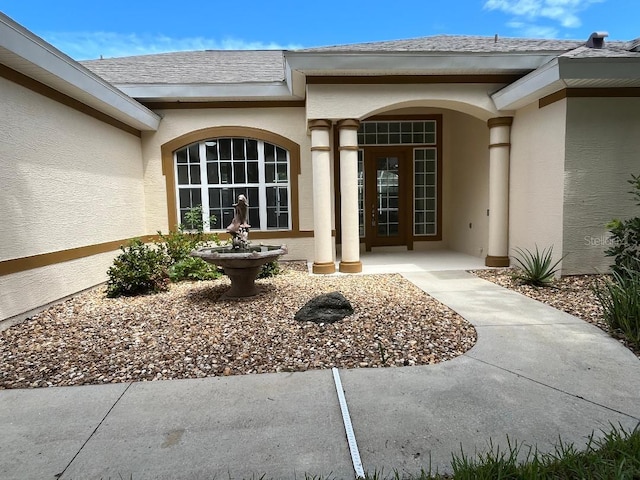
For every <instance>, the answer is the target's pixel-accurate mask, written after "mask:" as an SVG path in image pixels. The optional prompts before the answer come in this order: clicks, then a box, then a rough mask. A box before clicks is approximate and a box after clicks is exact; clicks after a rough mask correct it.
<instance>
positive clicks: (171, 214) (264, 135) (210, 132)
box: [160, 127, 306, 239]
mask: <svg viewBox="0 0 640 480" xmlns="http://www.w3.org/2000/svg"><path fill="white" fill-rule="evenodd" d="M219 137H236V138H238V137H241V138H253V139H256V140H262V141H265V142H269V143H273V144H274V145H278V146H280V147H283V148H285V149H287V150H288V151H289V169H290V172H291V182H290V187H291V230H269V231H257V230H255V231H252V232H251V238H255V239H260V238H264V239H267V238H287V237H297V236H299V235H300V234H301V233H302V232H300V218H299V217H300V213H299V203H298V202H299V200H298V176H299V175H300V145H298V144H297V143H295V142H294V141H292V140H289V139H288V138H286V137H283V136H282V135H278V134H277V133H273V132H269V131H268V130H262V129H260V128H252V127H209V128H203V129H201V130H195V131H193V132H189V133H187V134H185V135H181V136H180V137H177V138H174V139H173V140H170V141H168V142H167V143H164V144H163V145H162V146H161V147H160V150H161V156H162V174H163V175H164V177H165V187H166V191H167V221H168V224H169V230H170V231H171V230H175V229H177V227H178V209H177V199H176V179H175V171H174V168H173V154H174V152H175V151H176V150H178V149H180V148H182V147H186V146H187V145H191V144H192V143H196V142H201V141H204V140H208V139H210V138H219ZM303 236H306V234H305V235H303Z"/></svg>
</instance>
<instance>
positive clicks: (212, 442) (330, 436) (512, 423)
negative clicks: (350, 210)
mask: <svg viewBox="0 0 640 480" xmlns="http://www.w3.org/2000/svg"><path fill="white" fill-rule="evenodd" d="M404 275H405V277H406V278H408V279H409V280H410V281H412V282H413V283H415V284H416V285H418V286H419V287H420V288H422V289H423V290H425V291H426V292H428V293H429V294H431V295H432V296H434V297H435V298H437V299H438V300H440V301H442V302H443V303H445V304H447V305H449V306H450V307H451V308H453V309H454V310H456V311H457V312H458V313H460V314H461V315H462V316H463V317H465V318H466V319H467V320H469V321H470V322H471V323H473V324H474V325H475V327H476V329H477V331H478V343H477V344H476V346H474V347H473V348H472V349H471V350H470V351H469V352H467V353H466V354H465V355H463V356H461V357H458V358H456V359H454V360H452V361H449V362H445V363H442V364H438V365H433V366H420V367H405V368H384V369H356V370H341V371H340V375H341V378H342V384H343V388H344V391H345V395H346V399H347V403H348V406H349V411H350V413H351V419H352V422H353V427H354V431H355V437H356V439H357V442H358V446H359V449H360V456H361V458H362V463H363V465H364V468H365V470H366V471H368V472H371V473H372V472H374V470H377V471H378V472H379V471H380V470H383V471H384V472H385V473H387V474H389V475H391V474H392V473H393V471H394V470H397V471H399V472H400V473H404V472H406V473H413V474H416V473H418V472H419V471H420V469H421V468H424V469H425V470H428V469H429V466H430V465H431V468H432V470H433V471H435V470H436V469H438V470H439V471H441V472H442V471H448V470H449V469H450V467H449V465H450V461H451V453H452V452H459V451H460V448H461V446H462V448H463V449H464V451H465V453H470V454H472V453H473V452H474V451H475V450H483V449H486V447H487V442H488V440H489V438H491V439H492V440H493V442H494V445H496V444H501V445H504V444H506V440H507V436H508V437H509V439H511V440H512V441H513V440H519V441H523V442H525V443H527V444H529V445H537V446H538V448H539V449H540V450H542V451H545V450H552V446H553V445H554V444H555V443H556V442H557V440H558V437H559V436H561V438H562V440H563V441H565V442H573V443H575V444H576V446H578V447H580V448H581V447H583V446H584V444H585V442H586V439H587V436H588V435H589V434H590V433H591V432H592V431H593V430H596V432H597V431H598V430H600V429H603V430H609V429H610V424H614V425H618V423H620V424H622V425H623V426H624V427H625V428H628V429H632V428H634V427H635V426H636V425H637V424H638V422H639V421H640V361H638V359H637V358H636V357H635V356H634V355H633V354H632V353H630V352H629V351H628V350H627V349H625V348H624V347H622V346H621V345H620V344H619V343H618V342H616V341H615V340H613V339H611V338H610V337H608V336H607V335H606V334H604V333H603V332H601V331H600V330H599V329H597V328H596V327H594V326H592V325H589V324H587V323H585V322H583V321H582V320H579V319H577V318H575V317H572V316H570V315H567V314H565V313H562V312H559V311H557V310H555V309H553V308H551V307H548V306H546V305H543V304H541V303H539V302H536V301H534V300H531V299H528V298H526V297H524V296H522V295H520V294H518V293H515V292H512V291H509V290H506V289H503V288H501V287H498V286H496V285H494V284H492V283H490V282H487V281H484V280H481V279H479V278H476V277H474V276H473V275H470V274H468V273H466V272H463V271H440V272H423V271H415V272H409V271H408V272H406V273H404ZM0 425H2V435H0V478H3V479H31V478H33V479H55V478H62V479H94V478H95V479H100V478H102V479H105V480H106V479H108V478H112V479H120V478H123V479H130V478H131V479H133V480H140V479H179V478H180V479H182V478H184V479H213V478H217V479H228V478H233V479H241V478H259V477H260V476H262V475H265V478H304V473H305V472H306V473H308V474H310V475H316V476H317V475H323V476H328V477H331V478H353V477H354V470H353V466H352V463H351V457H350V454H349V448H348V443H347V439H346V436H345V430H344V426H343V423H342V416H341V412H340V407H339V403H338V399H337V396H336V391H335V386H334V383H333V378H332V374H331V371H329V370H325V371H310V372H304V373H283V374H265V375H248V376H237V377H223V378H207V379H199V380H178V381H162V382H149V383H133V384H115V385H104V386H86V387H62V388H51V389H35V390H5V391H0ZM60 474H62V475H60Z"/></svg>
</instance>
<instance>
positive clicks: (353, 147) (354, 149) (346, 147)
mask: <svg viewBox="0 0 640 480" xmlns="http://www.w3.org/2000/svg"><path fill="white" fill-rule="evenodd" d="M338 150H348V151H352V152H357V151H358V150H360V147H359V146H357V145H344V146H341V147H338Z"/></svg>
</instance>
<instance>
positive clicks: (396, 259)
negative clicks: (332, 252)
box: [309, 249, 490, 274]
mask: <svg viewBox="0 0 640 480" xmlns="http://www.w3.org/2000/svg"><path fill="white" fill-rule="evenodd" d="M360 261H361V262H362V274H375V273H410V272H437V271H443V270H473V269H482V268H490V267H487V266H485V264H484V257H474V256H471V255H467V254H466V253H460V252H455V251H453V250H406V249H402V250H400V249H398V250H393V249H385V250H381V251H372V252H363V253H361V254H360ZM339 262H340V258H339V257H338V258H337V259H336V269H337V268H338V265H339ZM309 268H311V263H310V264H309Z"/></svg>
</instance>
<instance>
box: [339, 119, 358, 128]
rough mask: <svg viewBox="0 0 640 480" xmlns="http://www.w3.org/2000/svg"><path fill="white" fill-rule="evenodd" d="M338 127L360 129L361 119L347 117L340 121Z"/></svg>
mask: <svg viewBox="0 0 640 480" xmlns="http://www.w3.org/2000/svg"><path fill="white" fill-rule="evenodd" d="M338 128H341V129H343V128H344V129H346V128H352V129H354V130H358V129H359V128H360V120H357V119H355V118H345V119H343V120H340V121H338Z"/></svg>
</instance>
